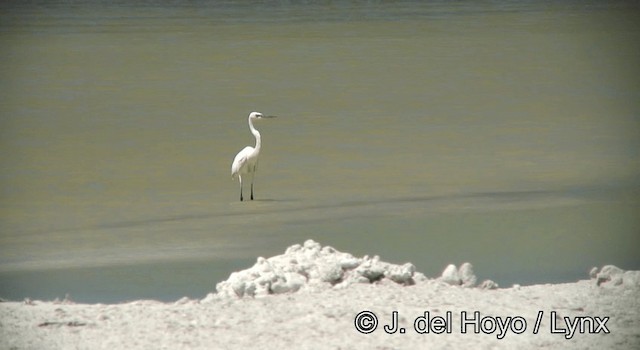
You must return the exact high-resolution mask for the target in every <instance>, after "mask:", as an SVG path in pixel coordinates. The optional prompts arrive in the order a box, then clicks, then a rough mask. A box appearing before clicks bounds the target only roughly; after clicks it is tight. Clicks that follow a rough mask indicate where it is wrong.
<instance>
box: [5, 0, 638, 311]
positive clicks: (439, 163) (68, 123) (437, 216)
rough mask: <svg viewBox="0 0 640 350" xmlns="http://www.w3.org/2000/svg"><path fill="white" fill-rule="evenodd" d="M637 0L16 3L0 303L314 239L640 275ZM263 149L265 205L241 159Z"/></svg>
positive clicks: (152, 291) (178, 280) (184, 283)
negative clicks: (242, 182) (245, 183)
mask: <svg viewBox="0 0 640 350" xmlns="http://www.w3.org/2000/svg"><path fill="white" fill-rule="evenodd" d="M639 18H640V9H639V8H638V7H634V6H633V5H630V4H627V3H624V2H619V3H616V2H607V3H605V4H602V3H599V2H594V3H585V2H575V3H574V2H563V3H562V4H560V5H558V4H552V3H551V4H545V3H541V2H532V3H529V2H518V1H504V2H497V3H493V4H492V5H488V4H484V5H477V4H475V2H456V3H455V4H451V3H449V2H442V3H441V2H432V3H429V4H424V3H422V2H415V3H414V2H401V3H391V4H390V3H386V2H382V3H377V2H372V3H369V4H366V5H365V4H352V3H350V2H338V3H333V4H332V5H295V4H286V3H285V4H267V5H265V4H261V3H252V2H243V3H241V4H238V3H224V2H223V3H216V4H214V5H212V4H208V3H206V2H202V3H199V2H195V3H194V2H189V3H181V2H173V3H171V4H168V2H167V3H165V2H162V1H157V2H146V3H145V5H144V6H127V5H111V4H105V3H102V2H98V1H96V2H60V3H56V2H42V3H39V2H29V3H27V4H25V3H23V2H8V3H3V4H2V5H1V6H0V49H1V50H0V59H1V60H2V62H3V64H2V65H1V66H0V78H1V79H0V91H1V93H0V281H1V283H0V296H2V297H5V298H11V299H21V298H24V297H27V296H29V297H32V298H44V299H53V298H55V297H63V296H64V295H65V294H66V293H69V294H70V296H71V297H72V298H73V299H74V300H77V301H88V302H110V301H121V300H131V299H138V298H155V299H162V300H175V299H176V298H179V297H181V296H185V295H186V296H190V297H202V296H204V295H205V294H206V293H208V292H210V291H212V290H214V286H215V283H216V282H218V281H221V280H223V279H225V278H226V277H227V276H228V275H229V273H231V272H232V271H234V270H238V269H241V268H246V267H248V266H250V265H252V264H253V263H254V261H255V258H256V257H257V256H265V257H267V256H271V255H274V254H280V253H282V252H283V251H284V249H285V248H286V247H287V246H289V245H292V244H295V243H302V242H303V241H304V240H306V239H308V238H311V239H314V240H316V241H318V242H320V243H322V244H329V245H332V246H334V247H335V248H337V249H339V250H342V251H348V252H351V253H353V254H355V255H364V254H370V255H372V254H378V255H380V256H381V258H382V259H383V260H386V261H391V262H395V263H404V262H406V261H411V262H413V263H414V264H415V265H416V266H417V268H418V270H419V271H423V272H425V273H426V274H427V275H428V276H436V275H438V274H439V273H440V272H441V270H442V269H443V268H444V267H445V266H446V265H447V264H449V263H455V264H460V263H462V262H465V261H470V262H472V263H473V264H474V266H475V269H476V272H477V274H478V275H479V277H480V278H491V279H493V280H495V281H497V282H498V283H499V284H501V285H505V286H508V285H510V284H512V283H520V284H528V283H541V282H558V281H573V280H577V279H582V278H585V277H586V276H587V271H588V269H589V268H590V267H591V266H595V265H597V266H601V265H603V264H611V263H612V264H617V265H618V266H620V267H623V268H627V269H640V254H638V247H640V215H639V214H640V197H639V194H640V68H639V66H638V62H640V26H639V25H638V23H640V21H638V19H639ZM252 110H258V111H261V112H265V113H268V114H276V115H278V116H279V118H277V119H274V120H268V121H264V122H262V123H260V124H258V126H257V127H258V129H259V130H261V132H262V135H263V151H262V154H261V158H260V169H259V172H258V175H257V178H256V196H257V199H258V200H257V201H254V202H244V203H240V202H239V201H238V197H239V195H238V187H237V184H236V183H235V182H233V181H232V180H231V177H230V164H231V161H232V159H233V156H234V155H235V154H236V152H238V151H239V150H240V149H242V148H243V147H244V146H246V145H249V144H253V142H254V140H253V138H252V136H251V134H250V133H249V130H248V127H247V124H246V115H247V114H248V113H249V112H250V111H252Z"/></svg>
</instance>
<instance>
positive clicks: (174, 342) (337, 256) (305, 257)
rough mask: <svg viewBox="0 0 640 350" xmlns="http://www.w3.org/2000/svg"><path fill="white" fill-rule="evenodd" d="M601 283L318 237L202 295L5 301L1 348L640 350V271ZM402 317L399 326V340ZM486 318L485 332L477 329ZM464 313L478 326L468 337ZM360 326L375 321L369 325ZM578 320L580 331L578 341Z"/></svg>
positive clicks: (602, 273)
mask: <svg viewBox="0 0 640 350" xmlns="http://www.w3.org/2000/svg"><path fill="white" fill-rule="evenodd" d="M336 266H338V267H336ZM592 277H593V278H592V279H591V280H585V281H579V282H576V283H567V284H556V285H551V284H548V285H535V286H527V287H511V288H506V289H500V288H498V289H491V288H494V287H495V284H492V283H491V282H486V283H483V284H481V285H482V286H483V288H478V287H474V286H475V285H476V281H475V276H474V275H473V269H472V266H471V265H470V264H468V265H467V264H464V265H463V266H461V267H460V269H457V268H456V267H455V266H449V267H447V268H446V269H445V272H444V273H443V276H441V277H440V278H437V279H428V278H426V277H424V275H422V274H420V273H418V272H415V269H414V268H413V265H411V264H405V265H402V266H399V265H393V264H388V263H385V262H382V261H380V260H379V259H378V258H377V257H374V258H368V257H365V258H355V257H353V256H351V255H350V254H347V253H341V252H338V251H335V250H334V249H332V248H330V247H329V248H328V247H324V248H322V247H320V245H319V244H317V243H315V242H312V241H307V242H305V244H304V245H302V246H301V245H296V246H293V247H290V248H289V249H287V252H286V254H283V255H280V256H276V257H272V258H269V259H263V258H259V259H258V262H257V263H256V265H255V266H253V267H252V268H250V269H248V270H245V271H241V272H237V273H234V274H232V276H230V278H229V279H228V280H227V281H224V282H221V283H219V284H218V287H217V290H218V293H216V294H210V295H209V296H207V297H206V298H205V299H203V300H188V299H186V298H185V299H181V300H179V301H177V302H176V303H160V302H155V301H136V302H131V303H126V304H115V305H102V304H96V305H85V304H74V303H71V302H66V301H62V302H41V301H30V300H26V301H24V302H3V303H0V348H2V349H244V348H251V349H427V348H428V349H438V348H454V349H457V348H473V349H484V348H504V349H507V348H509V349H512V348H519V349H524V348H554V349H568V348H574V349H588V348H593V349H640V294H639V292H640V272H637V271H627V272H625V271H622V270H620V269H617V268H615V267H613V266H607V267H605V268H602V269H600V270H599V271H597V270H595V271H592ZM371 281H373V283H371ZM239 295H242V297H240V296H239ZM362 311H369V312H372V313H374V314H375V315H377V317H378V320H379V322H378V325H377V328H376V329H375V331H373V332H372V333H370V334H361V333H359V332H358V331H357V330H356V326H355V322H354V321H355V320H356V316H357V315H358V314H360V313H361V312H362ZM393 311H398V327H397V329H396V330H395V333H393V334H388V333H387V332H386V331H385V326H386V325H390V324H392V312H393ZM425 311H428V312H429V316H430V325H431V329H430V330H429V333H425V334H419V333H418V332H417V331H416V327H415V326H417V328H418V330H422V331H424V329H423V328H424V326H425V324H426V322H425V319H424V318H423V319H420V318H419V317H424V316H425ZM475 311H478V312H479V313H480V314H479V316H480V318H479V319H478V320H482V321H480V322H479V323H480V327H482V329H483V330H484V332H483V331H481V332H480V333H478V334H476V333H474V322H473V320H471V319H473V318H474V312H475ZM463 312H466V318H467V319H469V320H468V322H467V326H466V327H467V329H466V330H467V332H466V333H464V334H463V333H462V332H461V331H462V328H463V327H462V323H463V322H462V319H463ZM540 312H541V313H540ZM447 314H449V315H450V318H447ZM538 315H540V316H541V318H540V323H539V330H538V332H537V334H534V333H535V332H534V329H535V326H536V320H537V317H538ZM554 315H555V317H554ZM552 319H553V322H552ZM416 320H417V322H416ZM505 322H511V323H505ZM360 324H361V326H362V327H363V328H366V327H367V326H369V325H371V322H370V319H369V320H367V319H366V318H362V322H361V323H360ZM504 325H506V326H504ZM571 325H577V327H576V328H575V332H574V334H571V337H570V335H569V334H566V333H568V332H571V328H572V326H571ZM580 325H582V332H581V329H580ZM402 328H404V332H403V330H401V329H402ZM491 328H495V329H491ZM437 331H443V332H442V333H441V334H436V332H437ZM449 331H450V332H451V333H448V332H449ZM485 332H487V333H490V334H485ZM553 332H557V333H553ZM517 333H519V334H517ZM568 337H570V339H567V338H568ZM499 338H501V339H499Z"/></svg>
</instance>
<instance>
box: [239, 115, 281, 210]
mask: <svg viewBox="0 0 640 350" xmlns="http://www.w3.org/2000/svg"><path fill="white" fill-rule="evenodd" d="M263 118H275V116H269V115H264V114H262V113H260V112H251V113H249V130H251V133H252V134H253V136H254V137H255V138H256V146H255V147H251V146H247V147H245V148H244V149H242V151H240V152H238V154H237V155H236V157H235V158H234V159H233V163H232V164H231V177H232V178H233V179H235V178H236V176H237V177H238V180H239V181H240V201H242V200H243V198H242V177H243V176H244V175H247V176H249V177H251V200H253V178H254V176H255V174H256V167H257V166H258V156H259V155H260V147H261V146H262V142H261V139H260V132H259V131H258V130H256V128H255V127H254V126H253V121H254V120H259V119H263Z"/></svg>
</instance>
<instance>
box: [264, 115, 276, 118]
mask: <svg viewBox="0 0 640 350" xmlns="http://www.w3.org/2000/svg"><path fill="white" fill-rule="evenodd" d="M277 117H278V116H277V115H263V116H262V118H277Z"/></svg>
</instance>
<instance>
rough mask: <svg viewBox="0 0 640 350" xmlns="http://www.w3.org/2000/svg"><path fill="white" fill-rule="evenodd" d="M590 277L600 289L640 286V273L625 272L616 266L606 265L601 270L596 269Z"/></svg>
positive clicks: (592, 270) (593, 269)
mask: <svg viewBox="0 0 640 350" xmlns="http://www.w3.org/2000/svg"><path fill="white" fill-rule="evenodd" d="M589 276H590V277H591V279H594V280H595V281H596V285H598V286H600V287H616V286H624V287H638V286H640V271H625V270H623V269H621V268H619V267H617V266H614V265H605V266H603V267H602V268H601V269H600V270H598V268H597V267H594V268H592V269H591V272H589Z"/></svg>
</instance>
